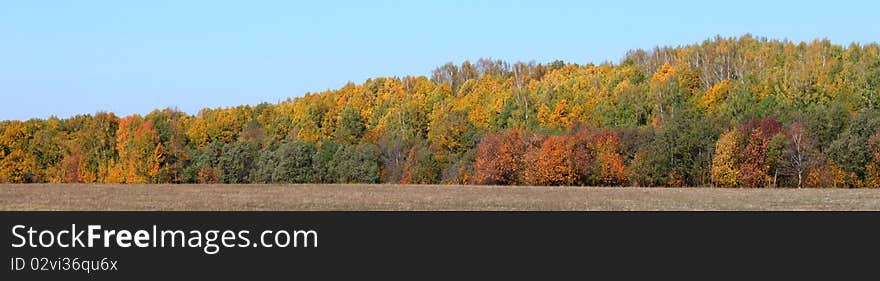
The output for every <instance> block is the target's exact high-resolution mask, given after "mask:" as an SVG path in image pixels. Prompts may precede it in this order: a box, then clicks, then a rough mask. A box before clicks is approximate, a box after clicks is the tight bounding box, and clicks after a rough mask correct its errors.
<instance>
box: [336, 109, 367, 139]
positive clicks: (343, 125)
mask: <svg viewBox="0 0 880 281" xmlns="http://www.w3.org/2000/svg"><path fill="white" fill-rule="evenodd" d="M365 131H366V126H365V125H364V120H363V118H362V117H361V114H360V113H358V112H357V110H355V109H353V108H346V109H345V110H343V111H342V115H341V116H340V117H339V128H337V129H336V140H337V141H339V142H340V143H345V144H356V143H358V142H359V141H360V139H361V137H363V135H364V132H365Z"/></svg>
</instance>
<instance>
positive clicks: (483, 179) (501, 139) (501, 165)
mask: <svg viewBox="0 0 880 281" xmlns="http://www.w3.org/2000/svg"><path fill="white" fill-rule="evenodd" d="M530 137H531V136H529V135H524V134H522V133H520V131H519V130H517V129H512V130H510V131H508V132H505V133H488V134H486V135H485V136H484V137H483V141H482V142H480V145H479V146H478V147H477V159H476V164H475V171H474V182H475V183H477V184H499V185H515V184H521V183H523V179H522V172H523V170H524V168H525V165H526V163H525V155H526V152H527V151H529V150H530V149H531V147H532V146H534V145H533V144H532V143H530V141H529V140H528V138H530Z"/></svg>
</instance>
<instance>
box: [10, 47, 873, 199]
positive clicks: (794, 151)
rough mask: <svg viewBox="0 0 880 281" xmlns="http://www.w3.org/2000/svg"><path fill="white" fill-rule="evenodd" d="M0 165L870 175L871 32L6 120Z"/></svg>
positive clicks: (361, 172) (109, 177)
mask: <svg viewBox="0 0 880 281" xmlns="http://www.w3.org/2000/svg"><path fill="white" fill-rule="evenodd" d="M7 102H9V101H7ZM0 182H9V183H41V182H50V183H404V184H481V185H482V184H487V185H584V186H670V187H679V186H717V187H756V188H764V187H792V188H801V187H823V188H824V187H847V188H863V187H880V45H878V44H877V43H871V44H861V45H860V44H855V43H854V44H850V45H847V46H841V45H835V44H832V43H831V42H830V41H828V40H822V39H817V40H813V41H811V42H792V41H788V40H774V39H767V38H761V37H755V36H751V35H745V36H741V37H738V38H722V37H715V38H713V39H709V40H706V41H704V42H701V43H697V44H692V45H686V46H678V47H656V48H653V49H650V50H633V51H629V52H627V53H626V55H625V56H624V57H623V59H621V60H620V61H619V62H616V63H613V62H607V63H602V64H585V65H579V64H573V63H567V62H562V61H554V62H547V63H534V62H529V63H522V62H517V63H508V62H504V61H498V60H491V59H479V60H477V61H465V62H462V63H460V64H458V63H455V64H453V63H449V64H446V65H443V66H440V67H438V68H436V69H435V70H434V71H433V72H432V74H431V75H430V77H425V76H407V77H381V78H373V79H369V80H367V81H365V82H363V83H361V84H355V83H349V84H347V85H345V86H343V87H342V88H339V89H336V90H328V91H325V92H320V93H306V94H305V95H303V96H301V97H296V98H291V99H288V100H286V101H283V102H280V103H277V104H270V103H262V104H258V105H255V106H253V105H242V106H234V107H228V108H206V109H202V110H201V111H200V112H198V114H196V115H190V114H188V113H185V112H182V111H179V110H176V109H160V110H154V111H152V112H150V113H148V114H146V115H144V116H141V115H130V116H117V115H114V114H113V113H110V112H98V113H95V114H89V115H78V116H73V117H70V118H65V119H59V118H55V117H51V118H48V119H31V120H26V121H18V120H6V121H0Z"/></svg>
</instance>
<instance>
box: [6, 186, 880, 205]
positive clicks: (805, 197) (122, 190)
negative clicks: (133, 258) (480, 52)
mask: <svg viewBox="0 0 880 281" xmlns="http://www.w3.org/2000/svg"><path fill="white" fill-rule="evenodd" d="M0 210H192V211H195V210H254V211H256V210H880V189H801V190H798V189H718V188H631V187H628V188H612V187H510V186H433V185H432V186H412V185H55V184H32V185H0Z"/></svg>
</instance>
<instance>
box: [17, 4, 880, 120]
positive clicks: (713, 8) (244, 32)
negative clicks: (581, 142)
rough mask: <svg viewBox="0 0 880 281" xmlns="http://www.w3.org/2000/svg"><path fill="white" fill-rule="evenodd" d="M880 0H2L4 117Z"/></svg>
mask: <svg viewBox="0 0 880 281" xmlns="http://www.w3.org/2000/svg"><path fill="white" fill-rule="evenodd" d="M878 10H880V4H876V2H875V1H818V2H810V1H732V2H719V3H710V2H709V1H644V2H639V1H597V2H589V1H554V0H541V1H449V0H446V1H303V2H298V1H219V0H213V1H207V0H205V1H201V0H189V1H164V0H152V1H134V0H133V1H88V0H79V1H69V0H56V1H44V0H28V1H5V2H4V3H2V4H0V119H27V118H33V117H37V118H46V117H48V116H50V115H56V116H59V117H69V116H72V115H76V114H80V113H94V112H96V111H100V110H103V111H113V112H116V113H117V114H119V115H127V114H133V113H140V114H145V113H147V112H149V111H150V110H151V109H153V108H164V107H177V108H179V109H181V110H184V111H186V112H189V113H196V112H197V111H198V109H200V108H202V107H217V106H231V105H238V104H256V103H259V102H262V101H268V102H277V101H280V100H284V99H286V98H288V97H295V96H300V95H302V94H304V93H305V92H309V91H311V92H315V91H322V90H326V89H333V88H338V87H340V86H342V85H344V84H345V83H347V82H348V81H353V82H357V83H360V82H363V81H364V80H365V79H367V78H369V77H378V76H404V75H427V74H428V73H429V72H430V71H431V70H432V69H433V68H434V67H436V66H439V65H442V64H444V63H446V62H449V61H453V62H456V63H459V62H461V61H463V60H471V61H474V60H476V59H478V58H481V57H491V58H495V59H503V60H508V61H518V60H519V61H530V60H535V61H537V62H548V61H552V60H556V59H562V60H565V61H571V62H576V63H589V62H597V63H598V62H602V61H614V62H617V61H619V59H620V58H621V57H622V56H623V55H624V54H625V52H626V51H627V50H629V49H635V48H650V47H653V46H656V45H679V44H688V43H695V42H700V41H702V40H704V39H707V38H711V37H714V36H715V35H716V34H717V35H721V36H725V37H726V36H738V35H742V34H745V33H752V34H754V35H756V36H766V37H769V38H779V39H782V38H788V39H791V40H795V41H801V40H811V39H813V38H828V39H830V40H831V41H832V42H834V43H837V44H849V43H850V42H861V43H870V42H875V41H878V38H880V20H878V19H877V11H878Z"/></svg>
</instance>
